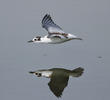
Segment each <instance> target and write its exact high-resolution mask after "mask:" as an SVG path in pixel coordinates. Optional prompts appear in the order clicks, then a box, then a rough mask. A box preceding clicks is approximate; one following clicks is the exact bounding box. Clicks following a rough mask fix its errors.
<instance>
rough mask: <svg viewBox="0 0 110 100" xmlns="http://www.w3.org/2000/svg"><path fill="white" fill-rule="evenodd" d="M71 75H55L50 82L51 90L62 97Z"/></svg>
mask: <svg viewBox="0 0 110 100" xmlns="http://www.w3.org/2000/svg"><path fill="white" fill-rule="evenodd" d="M68 79H69V76H53V77H51V80H50V82H49V83H48V85H49V88H50V90H51V91H52V92H53V94H54V95H55V96H57V97H61V95H62V92H63V90H64V88H65V87H66V86H67V85H68Z"/></svg>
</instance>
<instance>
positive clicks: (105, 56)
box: [0, 0, 110, 100]
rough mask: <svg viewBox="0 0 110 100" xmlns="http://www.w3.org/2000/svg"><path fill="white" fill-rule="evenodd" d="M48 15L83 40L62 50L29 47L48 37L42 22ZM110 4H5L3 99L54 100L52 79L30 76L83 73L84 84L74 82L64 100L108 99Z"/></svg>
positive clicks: (0, 26)
mask: <svg viewBox="0 0 110 100" xmlns="http://www.w3.org/2000/svg"><path fill="white" fill-rule="evenodd" d="M46 13H49V14H50V15H51V16H52V18H53V20H54V21H55V23H57V24H58V25H59V26H60V27H62V28H63V30H64V31H65V32H68V33H72V34H75V35H76V36H78V37H80V38H83V41H77V40H76V41H75V40H74V41H69V42H66V43H63V44H58V45H52V44H33V43H32V44H28V43H27V41H28V40H30V39H32V38H33V37H34V36H38V35H40V36H44V35H46V34H47V32H46V31H45V29H43V28H42V26H41V20H42V18H43V17H44V15H45V14H46ZM109 43H110V1H109V0H45V1H44V0H1V1H0V99H1V100H20V99H21V100H30V99H33V100H34V99H38V100H43V99H45V100H49V99H51V100H56V99H57V98H56V97H55V96H54V95H53V93H52V92H51V91H50V90H49V87H48V85H47V83H48V82H49V79H46V78H37V77H36V76H34V75H30V74H29V73H28V72H29V71H31V70H38V69H48V68H56V67H57V68H66V69H70V70H72V69H74V68H77V67H83V68H84V69H85V71H84V74H83V75H82V76H81V77H80V78H70V79H69V83H68V86H67V87H66V89H65V90H64V92H63V96H62V98H61V99H62V100H67V99H69V100H73V99H74V100H109V99H110V94H109V93H110V63H109V62H110V45H109Z"/></svg>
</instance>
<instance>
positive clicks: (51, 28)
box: [28, 14, 82, 44]
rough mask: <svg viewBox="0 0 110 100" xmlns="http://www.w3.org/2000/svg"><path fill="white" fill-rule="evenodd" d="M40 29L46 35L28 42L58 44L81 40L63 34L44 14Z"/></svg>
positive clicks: (49, 17)
mask: <svg viewBox="0 0 110 100" xmlns="http://www.w3.org/2000/svg"><path fill="white" fill-rule="evenodd" d="M42 27H43V28H45V29H46V30H47V31H48V35H46V36H44V37H41V36H37V37H35V38H33V39H32V40H30V41H28V42H34V43H49V44H58V43H63V42H66V41H70V40H74V39H76V40H82V39H81V38H78V37H76V36H75V35H73V34H70V33H66V32H64V31H63V30H62V28H61V27H59V26H58V25H57V24H55V23H54V21H53V20H52V18H51V16H50V15H49V14H46V15H45V16H44V18H43V19H42Z"/></svg>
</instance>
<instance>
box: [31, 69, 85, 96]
mask: <svg viewBox="0 0 110 100" xmlns="http://www.w3.org/2000/svg"><path fill="white" fill-rule="evenodd" d="M83 71H84V69H83V68H81V67H78V68H75V69H74V70H68V69H64V68H51V69H43V70H37V71H30V72H29V73H30V74H34V75H37V77H46V78H50V82H49V83H48V86H49V88H50V90H51V91H52V92H53V94H54V95H55V96H56V97H58V98H59V97H61V96H62V93H63V91H64V89H65V87H66V86H67V85H68V80H69V76H72V77H79V76H81V75H82V74H83Z"/></svg>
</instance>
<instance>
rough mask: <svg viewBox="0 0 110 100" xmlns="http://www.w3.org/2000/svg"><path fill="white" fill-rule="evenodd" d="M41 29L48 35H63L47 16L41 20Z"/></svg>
mask: <svg viewBox="0 0 110 100" xmlns="http://www.w3.org/2000/svg"><path fill="white" fill-rule="evenodd" d="M42 27H43V28H45V29H46V30H47V31H48V33H49V34H52V33H53V34H54V33H65V32H64V31H63V30H62V28H61V27H59V26H58V25H57V24H55V23H54V21H53V20H52V18H51V16H50V15H49V14H46V15H45V16H44V18H43V19H42Z"/></svg>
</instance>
